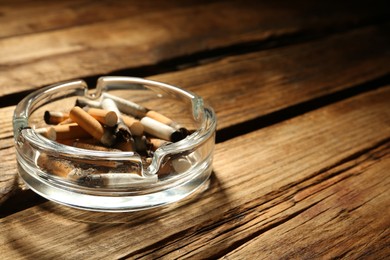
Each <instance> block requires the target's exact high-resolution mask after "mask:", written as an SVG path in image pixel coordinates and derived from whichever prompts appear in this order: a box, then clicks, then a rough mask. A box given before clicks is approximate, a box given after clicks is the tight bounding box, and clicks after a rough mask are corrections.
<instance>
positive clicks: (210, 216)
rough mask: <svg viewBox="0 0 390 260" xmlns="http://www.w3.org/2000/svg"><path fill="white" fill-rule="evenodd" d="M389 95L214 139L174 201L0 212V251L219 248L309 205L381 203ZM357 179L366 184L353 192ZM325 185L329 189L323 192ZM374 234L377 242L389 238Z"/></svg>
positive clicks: (378, 93)
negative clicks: (210, 153)
mask: <svg viewBox="0 0 390 260" xmlns="http://www.w3.org/2000/svg"><path fill="white" fill-rule="evenodd" d="M389 98H390V87H386V88H382V89H379V90H375V91H372V92H370V93H365V94H362V95H359V96H356V97H353V98H351V99H348V100H345V101H342V102H339V103H336V104H334V105H331V106H327V107H324V108H321V109H319V110H315V111H313V112H310V113H307V114H304V115H302V116H299V117H296V118H294V119H291V120H288V121H285V122H283V123H280V124H277V125H273V126H271V127H268V128H265V129H262V130H259V131H255V132H252V133H250V134H247V135H243V136H240V137H237V138H234V139H231V140H229V141H226V142H223V143H221V144H218V145H217V148H216V151H215V163H214V175H213V178H212V181H211V183H210V187H209V189H207V190H205V191H204V193H203V194H200V195H198V196H197V197H196V198H192V200H187V201H183V202H181V203H178V204H176V205H171V206H167V207H165V208H161V209H155V210H150V211H145V212H137V213H125V214H106V213H92V212H85V211H80V210H75V209H70V208H66V207H63V206H60V205H56V204H55V203H52V202H47V203H44V204H42V205H40V206H35V207H32V208H29V209H26V210H24V211H21V212H18V213H16V214H13V215H10V216H8V217H6V218H4V219H2V220H1V223H2V225H1V226H0V231H1V232H0V234H1V236H0V251H1V252H3V256H4V257H6V258H14V257H23V256H29V257H39V256H43V255H44V256H45V257H48V258H53V257H61V258H69V259H74V258H80V257H81V258H85V257H87V256H91V254H93V255H94V257H97V258H111V259H112V258H119V257H129V258H136V257H137V256H140V257H142V256H144V257H147V258H156V257H158V256H167V258H171V257H179V256H183V257H190V256H193V257H195V258H198V257H199V258H202V257H216V256H221V255H223V254H225V253H227V252H228V251H229V250H232V249H234V248H236V247H238V246H239V245H241V244H243V243H244V242H246V241H248V240H250V239H252V238H254V236H259V235H261V234H266V233H267V232H270V231H272V230H273V229H276V228H278V227H279V226H280V227H283V223H285V222H286V221H290V220H291V219H294V218H298V219H301V220H302V219H305V218H310V214H314V213H313V212H311V210H312V209H313V208H314V209H316V208H315V205H321V206H323V208H321V210H325V207H329V208H331V209H332V208H333V207H335V208H338V207H339V209H340V210H342V209H343V206H345V205H347V203H348V202H349V199H351V200H352V199H354V198H358V201H356V202H352V201H351V207H348V208H347V209H352V208H353V207H354V206H356V205H359V203H363V204H364V201H366V200H369V201H370V203H374V205H381V208H382V207H385V206H388V200H385V201H383V198H384V197H383V196H384V195H383V194H382V193H383V192H384V189H387V190H388V184H389V183H388V180H387V181H383V180H384V178H386V176H385V175H381V173H382V172H383V170H378V169H386V167H387V166H388V165H389V156H388V154H389V148H388V146H385V147H382V145H388V140H389V138H390V136H389V133H390V131H389V130H390V109H389V103H388V100H389ZM259 147H260V148H261V149H259ZM365 155H366V157H364V156H365ZM362 158H363V159H362ZM351 173H352V174H351ZM356 173H358V174H356ZM376 178H379V179H376ZM360 181H364V182H365V183H368V185H366V186H365V188H366V189H367V190H371V191H372V192H369V191H367V193H363V194H362V196H360V197H359V191H360V189H361V188H362V187H361V186H359V185H358V183H359V182H360ZM381 182H383V183H381ZM333 184H334V185H336V186H334V187H336V188H337V190H334V189H336V188H334V187H332V185H333ZM349 184H353V185H357V189H356V191H354V190H353V187H354V186H352V187H351V186H348V185H349ZM313 187H314V188H313ZM320 187H322V189H321V188H320ZM343 189H346V191H343ZM348 191H350V192H351V193H348ZM329 192H330V193H332V192H333V193H335V197H333V198H329V199H328V201H326V197H327V194H329ZM311 194H313V196H310V195H311ZM348 194H349V195H348ZM365 194H370V196H368V195H367V196H366V195H365ZM376 194H379V195H378V196H377V195H376ZM381 194H382V195H381ZM387 194H388V193H387ZM385 195H386V194H385ZM344 196H346V197H344ZM338 198H340V199H342V198H344V200H343V202H337V201H338V200H337V199H338ZM321 201H323V202H321ZM325 202H329V203H328V204H327V203H325ZM336 202H337V203H336ZM332 203H335V204H332ZM370 203H368V204H367V205H370ZM371 209H372V208H371V207H369V206H368V207H361V211H365V212H363V213H361V212H360V211H359V210H355V211H353V210H351V211H349V212H348V210H347V211H344V213H343V214H344V215H346V216H347V218H342V217H341V218H339V219H338V221H339V222H340V223H341V224H340V225H341V227H340V228H343V227H346V225H347V224H348V221H347V222H343V221H344V219H354V218H358V217H359V214H360V213H361V214H362V215H367V214H371V213H372V214H378V212H376V211H375V212H374V213H373V212H371ZM356 212H357V213H356ZM305 214H306V215H305ZM316 214H318V213H316ZM354 214H358V215H354ZM313 216H315V214H314V215H313ZM374 217H375V216H374ZM369 219H371V217H370V218H368V219H367V220H369ZM382 219H383V218H382ZM381 223H382V222H381ZM354 224H355V225H364V224H366V222H365V221H360V222H359V221H356V222H354ZM383 224H384V225H385V224H388V220H387V222H384V223H383ZM375 225H376V224H375ZM383 227H385V226H383ZM346 228H348V227H346ZM361 228H363V226H362V227H361ZM364 228H365V229H366V230H368V231H367V232H368V233H369V234H371V236H372V235H373V234H374V233H375V232H376V226H373V227H372V228H371V227H370V225H368V226H367V227H364ZM385 234H386V233H383V234H382V235H385ZM277 235H278V236H283V234H277ZM307 235H310V233H308V234H307ZM361 239H365V238H364V237H361ZM366 239H368V240H365V242H367V243H369V242H370V240H369V239H370V237H367V238H366ZM313 241H314V240H313ZM379 242H380V243H379V244H378V250H383V249H384V248H385V244H384V243H386V241H383V240H380V241H379ZM348 243H352V242H351V241H350V242H348ZM359 243H360V242H359ZM359 243H357V242H356V243H355V244H354V245H356V246H358V245H359ZM346 245H348V244H346ZM279 246H281V247H282V246H283V245H282V244H279ZM344 248H346V247H344ZM329 252H330V254H331V255H333V254H332V252H331V251H329ZM337 253H339V252H337ZM378 256H379V253H378Z"/></svg>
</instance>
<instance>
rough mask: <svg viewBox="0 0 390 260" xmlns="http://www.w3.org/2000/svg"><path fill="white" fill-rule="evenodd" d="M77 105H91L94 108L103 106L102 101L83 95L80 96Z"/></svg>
mask: <svg viewBox="0 0 390 260" xmlns="http://www.w3.org/2000/svg"><path fill="white" fill-rule="evenodd" d="M75 106H77V107H85V106H89V107H94V108H101V103H100V102H99V101H96V100H90V99H86V98H83V97H78V98H77V100H76V104H75Z"/></svg>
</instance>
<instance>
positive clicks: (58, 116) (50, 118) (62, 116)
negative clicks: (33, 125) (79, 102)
mask: <svg viewBox="0 0 390 260" xmlns="http://www.w3.org/2000/svg"><path fill="white" fill-rule="evenodd" d="M68 118H69V114H68V113H63V112H58V111H45V113H44V115H43V119H44V120H45V122H46V124H48V125H56V124H59V123H61V122H62V121H64V120H66V119H68Z"/></svg>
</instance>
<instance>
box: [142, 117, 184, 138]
mask: <svg viewBox="0 0 390 260" xmlns="http://www.w3.org/2000/svg"><path fill="white" fill-rule="evenodd" d="M141 124H142V125H143V126H144V131H145V132H146V133H148V134H150V135H152V136H155V137H157V138H160V139H164V140H167V141H172V142H177V141H180V140H182V139H183V138H184V136H183V134H182V133H181V132H180V131H179V130H176V129H174V128H173V127H170V126H168V125H165V124H163V123H161V122H159V121H157V120H155V119H152V118H150V117H147V116H145V117H143V118H142V119H141Z"/></svg>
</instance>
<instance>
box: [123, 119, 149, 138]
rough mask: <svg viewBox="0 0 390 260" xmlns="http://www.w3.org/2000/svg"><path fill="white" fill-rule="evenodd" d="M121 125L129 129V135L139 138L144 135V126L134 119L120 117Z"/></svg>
mask: <svg viewBox="0 0 390 260" xmlns="http://www.w3.org/2000/svg"><path fill="white" fill-rule="evenodd" d="M122 120H123V123H124V124H125V125H126V126H127V127H128V128H129V129H130V132H131V134H133V135H137V136H141V135H142V134H143V133H144V126H143V125H142V124H141V122H140V121H139V120H137V119H135V118H134V117H131V116H127V115H122Z"/></svg>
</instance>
